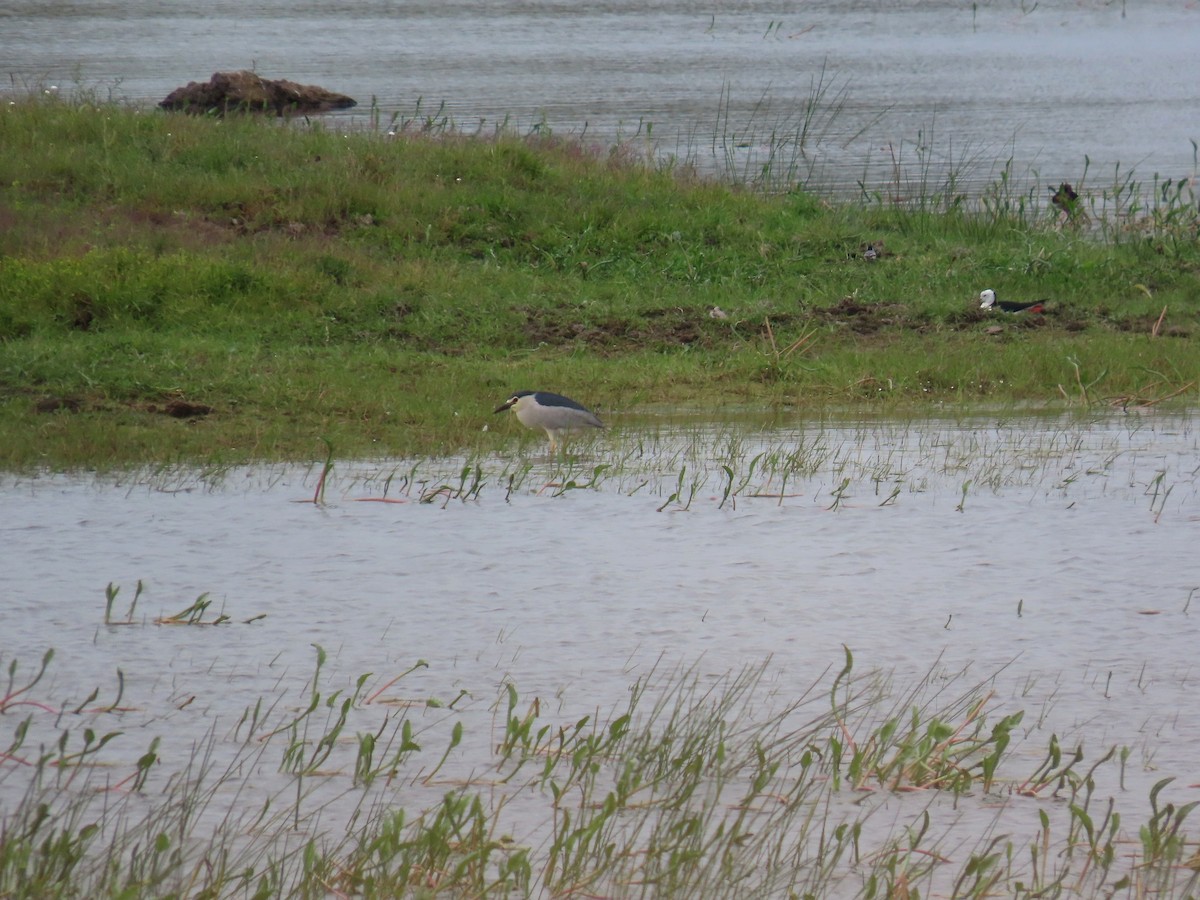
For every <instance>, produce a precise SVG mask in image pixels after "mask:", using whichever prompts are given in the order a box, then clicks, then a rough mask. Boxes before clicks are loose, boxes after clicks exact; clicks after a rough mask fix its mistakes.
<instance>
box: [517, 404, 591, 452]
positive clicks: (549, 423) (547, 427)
mask: <svg viewBox="0 0 1200 900" xmlns="http://www.w3.org/2000/svg"><path fill="white" fill-rule="evenodd" d="M506 409H511V410H512V411H513V412H514V413H516V414H517V421H519V422H520V423H521V424H522V425H524V426H525V427H526V428H541V429H542V430H543V431H545V432H546V437H548V438H550V452H551V453H553V452H554V451H555V450H557V449H558V441H559V439H560V438H561V437H562V436H563V435H564V434H565V433H566V432H568V431H574V430H576V429H579V428H603V427H604V423H603V422H601V421H600V420H599V419H598V418H597V417H596V414H595V413H593V412H592V411H591V410H590V409H588V408H587V407H585V406H583V405H581V404H579V403H576V402H575V401H574V400H572V399H571V398H570V397H564V396H563V395H562V394H553V393H551V392H550V391H517V392H516V393H515V394H513V395H512V396H511V397H509V398H508V399H507V400H506V401H505V402H503V403H501V404H500V405H499V406H497V407H496V412H498V413H501V412H504V411H505V410H506Z"/></svg>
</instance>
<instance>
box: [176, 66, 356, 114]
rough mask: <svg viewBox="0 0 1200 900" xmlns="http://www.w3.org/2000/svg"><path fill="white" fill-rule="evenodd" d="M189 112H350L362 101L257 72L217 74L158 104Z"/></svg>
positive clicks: (177, 91) (183, 89)
mask: <svg viewBox="0 0 1200 900" xmlns="http://www.w3.org/2000/svg"><path fill="white" fill-rule="evenodd" d="M158 105H159V106H161V107H162V108H163V109H171V110H180V111H182V112H188V113H197V114H205V113H215V114H217V115H224V114H225V113H229V112H265V113H274V114H275V115H277V116H282V115H294V114H301V113H319V112H328V111H330V110H332V109H349V108H350V107H352V106H357V105H358V102H357V101H356V100H354V99H352V98H350V97H347V96H346V95H345V94H335V93H334V92H333V91H327V90H325V88H321V87H315V86H313V85H308V84H296V82H294V81H282V80H279V81H275V80H272V79H269V78H263V77H262V76H260V75H256V74H255V73H254V72H215V73H213V77H212V78H210V79H209V80H208V81H207V82H199V81H193V82H190V83H189V84H188V85H187V86H186V87H181V88H176V89H175V90H173V91H171V93H170V94H168V95H167V98H166V99H165V100H163V101H162V102H161V103H159V104H158Z"/></svg>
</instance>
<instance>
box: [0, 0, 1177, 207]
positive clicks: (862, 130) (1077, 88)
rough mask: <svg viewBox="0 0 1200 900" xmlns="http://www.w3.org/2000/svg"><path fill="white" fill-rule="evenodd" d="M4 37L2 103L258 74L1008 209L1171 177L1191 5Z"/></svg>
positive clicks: (399, 15) (856, 8)
mask: <svg viewBox="0 0 1200 900" xmlns="http://www.w3.org/2000/svg"><path fill="white" fill-rule="evenodd" d="M0 29H2V30H3V32H4V35H5V37H4V42H3V60H2V62H3V66H2V71H3V72H4V73H6V74H8V75H9V76H10V80H11V82H12V83H13V84H15V85H17V86H18V87H20V86H38V87H43V86H44V87H49V86H51V85H53V86H57V87H59V88H60V89H62V90H65V89H68V88H70V87H71V86H72V85H74V84H75V83H76V82H78V83H80V84H82V85H84V86H85V87H89V88H96V89H98V91H99V93H100V95H101V96H102V97H103V96H106V95H107V94H108V93H110V92H111V94H112V95H114V96H116V97H119V98H125V99H131V100H135V101H138V102H146V103H153V102H157V101H158V100H161V99H162V98H163V97H165V96H166V94H167V93H169V92H170V91H171V90H173V89H174V88H175V87H178V86H180V85H182V84H185V83H187V82H188V81H192V80H200V81H203V80H206V79H207V78H208V77H209V75H211V73H212V72H214V71H218V70H231V69H244V68H254V69H255V70H257V71H259V72H261V73H262V74H263V75H265V76H267V77H273V78H289V79H292V80H296V81H300V82H304V83H316V84H320V85H322V86H324V87H327V88H330V89H332V90H336V91H340V92H343V93H347V94H350V95H351V96H353V97H355V98H357V99H358V100H359V103H360V107H359V109H358V110H357V111H355V112H353V113H350V114H349V118H351V119H353V118H359V119H361V118H363V117H364V116H367V115H369V111H370V107H371V104H372V100H375V101H376V102H377V105H378V112H379V115H380V118H381V121H382V124H383V125H385V126H386V125H387V124H388V123H389V121H390V120H391V118H392V117H393V116H394V115H401V116H412V115H413V114H414V113H415V112H416V111H417V110H418V109H419V110H420V115H421V116H425V115H434V116H438V115H440V114H444V115H448V116H450V117H451V118H452V119H453V120H454V121H455V122H456V123H458V124H459V125H461V126H463V127H466V128H468V129H473V128H475V127H483V128H485V129H491V128H493V127H495V126H496V125H497V124H498V123H502V122H506V121H507V122H509V123H510V124H512V125H514V126H516V127H518V128H520V129H526V128H530V127H533V126H535V125H539V124H545V125H548V126H550V127H551V128H553V129H555V130H557V131H560V132H564V131H565V132H570V133H573V134H583V133H586V134H588V135H593V136H594V137H595V139H596V140H597V141H599V142H601V143H605V144H606V143H610V142H611V141H612V140H613V139H614V138H615V136H616V135H618V134H621V135H624V136H626V137H629V136H632V135H634V134H637V133H639V131H640V133H641V134H642V135H643V136H644V135H645V134H646V131H647V128H650V129H652V132H651V138H652V140H651V143H652V144H653V145H654V146H656V147H657V149H658V151H659V152H660V153H663V154H667V155H674V156H676V157H678V158H681V159H686V160H690V161H693V162H696V163H697V164H699V165H701V166H702V167H704V168H715V169H717V170H719V171H728V170H732V171H734V172H736V173H738V174H739V175H748V176H753V175H754V174H755V173H757V172H758V171H759V170H760V168H761V167H762V166H763V165H764V164H769V165H770V167H771V168H773V169H774V170H775V171H777V172H783V171H787V170H788V169H789V168H791V167H793V166H794V167H795V174H796V175H798V176H800V177H803V178H810V177H811V178H812V179H813V181H814V184H815V185H817V186H825V187H832V188H834V189H838V190H843V191H850V192H854V191H855V190H857V185H858V182H859V181H860V180H861V181H863V182H864V184H865V185H866V186H867V187H868V188H870V189H872V190H880V191H882V192H884V193H885V194H891V193H896V194H899V195H902V196H907V195H912V194H920V193H926V194H929V193H932V192H933V190H934V189H935V188H936V187H937V186H939V185H940V183H941V181H942V179H944V178H945V176H946V175H947V173H950V172H954V173H956V174H957V175H958V178H959V181H958V187H959V189H978V188H979V187H981V186H982V185H984V184H986V183H988V182H990V181H992V180H993V179H995V178H996V177H998V175H999V173H1000V171H1001V169H1002V167H1003V165H1004V163H1005V161H1007V160H1009V159H1010V158H1012V160H1013V164H1014V170H1013V176H1014V179H1015V181H1014V184H1015V185H1016V186H1017V187H1018V189H1019V188H1020V186H1021V185H1023V184H1025V183H1026V182H1028V181H1029V180H1031V179H1034V178H1035V176H1038V177H1040V179H1042V181H1043V183H1044V184H1052V185H1057V184H1058V183H1059V181H1061V180H1064V179H1065V180H1068V181H1071V182H1073V183H1075V184H1076V185H1077V186H1078V183H1079V181H1080V179H1081V178H1082V176H1083V172H1084V162H1085V156H1088V157H1090V159H1091V162H1092V168H1091V171H1090V173H1089V176H1088V177H1089V183H1090V184H1091V185H1092V186H1093V187H1102V186H1105V185H1108V184H1111V182H1112V181H1113V167H1114V165H1115V164H1117V163H1120V164H1122V167H1123V171H1126V172H1127V171H1128V170H1129V169H1130V168H1131V167H1134V168H1136V169H1137V171H1138V174H1139V177H1140V179H1141V180H1142V181H1145V182H1149V181H1150V180H1151V179H1152V177H1153V175H1155V174H1156V173H1157V174H1160V175H1161V176H1162V177H1164V178H1173V179H1179V178H1187V177H1190V176H1194V175H1195V174H1196V167H1195V155H1194V154H1195V148H1194V146H1193V144H1192V141H1194V140H1197V139H1200V132H1197V131H1196V128H1195V117H1194V116H1193V115H1192V114H1191V110H1192V109H1193V108H1194V107H1195V105H1196V103H1197V100H1200V98H1198V97H1197V93H1196V89H1195V85H1194V79H1189V78H1186V77H1180V73H1182V72H1188V71H1190V70H1191V69H1192V67H1193V65H1194V60H1195V52H1196V40H1195V35H1196V33H1197V29H1200V7H1197V6H1196V5H1195V4H1181V3H1177V2H1174V0H1142V2H1139V3H1136V4H1125V3H1115V2H1100V0H1084V2H1074V0H1041V2H1038V3H1015V2H983V3H978V4H964V3H957V2H949V0H938V2H933V3H885V2H881V0H836V2H826V3H822V4H803V5H800V6H795V7H792V8H786V9H781V8H780V6H779V5H778V4H776V3H768V2H759V0H749V2H740V3H737V4H721V5H718V6H715V7H709V6H697V5H696V4H693V3H690V2H685V0H667V2H652V0H599V2H593V3H587V4H579V3H563V2H555V0H529V2H521V3H492V2H486V0H455V2H442V0H416V2H405V3H395V2H391V0H354V2H345V3H332V2H317V0H312V2H305V3H290V2H288V3H284V2H277V0H276V2H253V3H241V2H236V3H235V2H231V0H217V2H214V3H210V4H207V5H205V6H204V7H203V8H202V9H200V8H196V7H190V6H186V5H178V4H161V3H149V2H144V0H139V2H131V3H114V2H86V3H84V2H44V0H12V2H9V3H7V4H5V6H4V9H3V10H0ZM1151 48H1152V49H1151ZM819 85H823V89H821V88H819V87H818V86H819ZM814 100H815V103H814V102H813V101H814ZM810 103H812V105H813V106H814V107H815V109H814V110H813V112H812V114H809V113H806V112H805V108H806V106H808V105H809V104H810ZM802 132H803V134H804V137H805V141H804V151H805V152H804V155H803V156H801V155H799V153H798V148H797V147H796V143H797V142H796V141H794V140H792V141H783V142H781V143H782V146H779V145H778V142H779V139H780V138H782V136H784V135H790V136H792V138H797V137H798V136H799V135H800V134H801V133H802ZM772 135H774V136H775V139H776V141H777V147H776V149H777V150H781V151H782V152H780V153H778V154H777V155H776V156H775V157H774V158H773V159H772V157H771V155H770V149H769V145H770V144H771V143H772ZM896 164H899V166H898V168H897V166H896ZM898 171H899V172H901V173H902V174H900V175H899V176H898V175H897V172H898ZM925 181H928V184H924V183H923V182H925ZM1043 199H1044V198H1043Z"/></svg>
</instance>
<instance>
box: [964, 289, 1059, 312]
mask: <svg viewBox="0 0 1200 900" xmlns="http://www.w3.org/2000/svg"><path fill="white" fill-rule="evenodd" d="M979 308H980V309H998V310H1000V312H1006V313H1022V312H1028V313H1044V312H1045V311H1046V301H1045V300H1034V301H1033V302H1032V303H1017V302H1015V301H1013V300H997V299H996V292H995V291H993V290H992V289H991V288H988V289H987V290H986V291H980V293H979Z"/></svg>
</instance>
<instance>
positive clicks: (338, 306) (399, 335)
mask: <svg viewBox="0 0 1200 900" xmlns="http://www.w3.org/2000/svg"><path fill="white" fill-rule="evenodd" d="M808 118H809V117H807V116H806V117H805V121H808ZM798 127H799V126H798ZM385 128H386V129H388V130H387V131H386V133H385ZM0 139H2V140H3V145H4V148H5V152H4V154H2V155H0V223H2V225H3V227H2V228H0V430H2V431H3V433H4V434H5V441H4V442H3V449H2V450H0V466H4V467H9V468H12V467H29V466H38V465H44V466H51V467H73V466H111V465H122V464H129V463H139V462H151V461H157V462H173V461H224V462H240V461H245V460H250V459H258V458H266V459H271V458H293V459H294V458H320V457H324V456H325V452H326V446H327V445H325V444H323V443H322V441H323V440H328V441H329V442H331V443H332V444H333V445H334V446H335V447H336V448H337V450H338V453H339V454H341V455H350V456H373V455H420V454H428V453H446V452H459V451H464V450H466V451H470V450H472V449H475V450H486V449H490V448H493V447H495V446H498V442H499V441H500V440H502V439H503V438H504V437H506V436H508V435H510V434H511V433H512V431H511V429H505V428H496V427H495V426H496V425H497V424H499V423H498V422H497V420H495V419H493V418H492V417H491V416H490V408H491V407H492V406H493V405H494V403H495V402H498V400H499V399H503V397H505V396H507V395H508V394H509V393H511V391H512V390H514V389H519V388H553V389H556V390H561V391H564V392H567V393H569V394H573V395H575V396H578V397H580V398H581V399H583V400H585V401H586V402H587V403H588V405H589V406H592V407H594V408H597V409H598V410H599V411H600V412H602V413H603V414H604V415H605V417H606V418H609V419H611V418H614V417H615V418H616V419H617V420H619V419H620V417H621V416H622V415H625V414H627V413H631V412H637V411H638V410H639V409H643V408H645V407H648V406H651V405H655V406H661V405H663V404H679V405H685V406H688V405H691V406H696V407H702V408H704V409H706V410H710V411H715V410H717V409H719V408H720V407H721V406H723V405H726V404H754V405H758V406H769V407H775V408H778V409H784V408H799V409H801V410H804V409H821V408H825V407H830V406H856V405H860V406H861V405H863V404H869V405H871V406H880V405H884V406H885V408H895V407H898V406H924V405H927V404H928V403H929V402H930V401H933V402H937V403H943V404H944V403H962V402H973V401H978V400H986V401H989V402H992V403H1018V402H1021V403H1028V402H1033V403H1038V404H1052V405H1053V404H1058V405H1063V404H1068V403H1069V404H1075V405H1090V404H1095V403H1105V402H1118V403H1126V404H1146V403H1149V404H1155V403H1160V402H1165V401H1168V400H1173V401H1175V402H1183V403H1187V402H1194V400H1195V399H1196V397H1197V383H1198V382H1200V354H1197V353H1196V352H1195V339H1196V334H1197V332H1198V330H1200V320H1198V316H1200V278H1198V273H1200V243H1198V241H1197V231H1196V229H1197V221H1196V218H1197V217H1196V198H1195V196H1194V195H1193V194H1192V192H1191V186H1190V185H1189V184H1188V183H1186V182H1184V181H1172V182H1168V183H1161V184H1159V183H1156V184H1154V185H1149V184H1139V183H1136V182H1134V181H1133V180H1132V179H1131V177H1130V176H1129V175H1128V174H1123V173H1118V175H1119V177H1118V178H1117V179H1116V180H1115V183H1114V185H1113V186H1112V187H1111V188H1105V189H1102V190H1100V191H1098V192H1096V193H1095V194H1094V195H1088V196H1084V197H1081V198H1079V199H1078V200H1076V201H1073V203H1074V205H1073V206H1070V207H1069V208H1064V209H1060V208H1059V207H1057V206H1054V205H1052V204H1050V203H1049V202H1046V203H1042V202H1040V201H1041V200H1044V199H1048V197H1047V195H1046V194H1045V191H1044V189H1042V193H1041V194H1034V193H1032V192H1031V193H1019V192H1017V191H1016V189H1015V188H1014V187H1013V186H1011V185H1010V184H1008V182H1007V181H1006V180H1005V179H1003V178H1002V179H1001V180H1000V181H999V182H998V183H997V184H995V185H994V186H993V188H992V189H990V190H989V191H987V192H985V196H983V197H982V198H980V200H979V202H978V203H971V204H967V203H965V202H963V198H962V197H961V196H960V195H958V194H957V193H956V192H955V191H954V190H953V180H952V179H951V180H949V181H946V182H940V181H935V180H933V179H931V178H929V177H928V176H927V175H926V176H922V173H921V172H917V173H915V179H913V178H909V179H907V180H905V182H904V185H905V190H904V191H903V194H904V196H903V197H895V196H892V192H887V191H868V190H866V189H864V192H863V197H862V199H861V200H860V202H858V203H842V204H836V205H834V204H830V203H827V202H825V201H822V200H821V199H819V198H818V197H816V196H814V195H812V194H809V193H806V192H805V191H804V190H802V189H800V188H799V187H796V186H795V185H793V186H791V187H790V188H789V189H786V190H781V189H779V185H778V178H776V179H770V178H763V177H759V175H762V174H763V173H758V175H756V176H755V177H753V178H751V177H749V175H746V176H745V180H746V181H748V182H750V183H749V184H743V185H737V184H729V183H724V182H721V181H718V180H713V179H711V178H701V177H698V176H696V175H695V174H694V172H693V171H692V169H691V167H690V166H689V165H688V164H687V161H675V163H674V164H673V165H672V164H669V163H663V162H662V161H661V160H660V161H653V160H647V159H646V158H645V157H644V155H643V154H642V151H640V150H637V149H636V147H635V146H634V145H622V146H618V147H615V148H597V147H590V146H586V145H584V144H582V143H581V142H578V141H572V140H563V139H558V138H556V137H554V136H553V135H549V134H546V133H545V132H544V131H536V132H535V133H533V134H531V135H527V136H520V135H514V134H511V133H507V132H504V131H501V132H500V133H497V134H494V135H490V136H486V137H483V136H473V137H467V136H464V135H462V134H461V133H459V132H457V131H455V130H454V129H452V128H449V127H445V125H444V123H439V122H438V121H437V120H436V119H435V118H434V117H413V118H409V119H395V120H393V121H392V122H391V123H390V127H389V126H388V125H386V124H381V125H380V128H379V129H378V130H377V131H374V132H372V131H369V130H363V131H361V132H357V133H351V134H339V133H337V132H336V131H335V130H333V129H332V128H329V127H327V126H323V125H320V124H307V123H293V124H291V125H279V124H277V123H274V122H262V121H259V120H253V119H250V118H238V117H231V118H227V119H219V118H206V117H188V116H182V115H170V114H166V113H161V112H146V111H141V110H137V109H134V108H129V107H126V106H123V105H119V104H112V103H96V102H92V101H91V100H89V99H88V98H86V97H80V98H76V99H71V100H66V99H58V98H55V97H43V96H32V97H12V98H8V99H6V100H5V101H4V102H3V103H2V104H0ZM780 139H781V140H785V141H786V140H790V139H787V138H786V137H785V138H780ZM638 146H640V145H638ZM799 148H800V149H799V150H797V151H796V152H802V151H803V142H801V143H800V144H799ZM768 165H770V163H768ZM779 165H782V163H779ZM788 171H790V167H789V168H788ZM767 174H770V173H767ZM776 174H777V175H778V173H776ZM1092 183H1093V184H1094V183H1095V179H1093V180H1092ZM897 184H899V181H898V182H897ZM755 185H759V186H769V187H771V189H772V190H771V191H769V192H763V191H759V190H755V189H754V187H755ZM1142 198H1148V199H1144V200H1143V199H1142ZM868 248H870V250H871V252H870V253H868V252H867V249H868ZM989 287H990V288H993V289H995V290H996V291H997V293H998V294H999V295H1000V297H1001V298H1011V299H1037V298H1041V297H1045V298H1046V299H1047V301H1048V302H1047V312H1046V314H1045V315H1042V316H1034V315H1029V316H1008V317H1005V316H1002V315H999V314H989V313H988V312H987V311H984V310H980V309H979V308H978V306H979V303H978V300H977V297H978V294H979V292H980V290H982V289H983V288H989ZM714 307H716V308H718V309H719V310H720V311H721V312H722V313H723V314H724V317H723V318H722V317H719V316H718V313H716V312H711V313H710V309H712V308H714ZM485 425H491V426H492V430H491V431H489V432H487V433H485V430H484V426H485Z"/></svg>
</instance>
